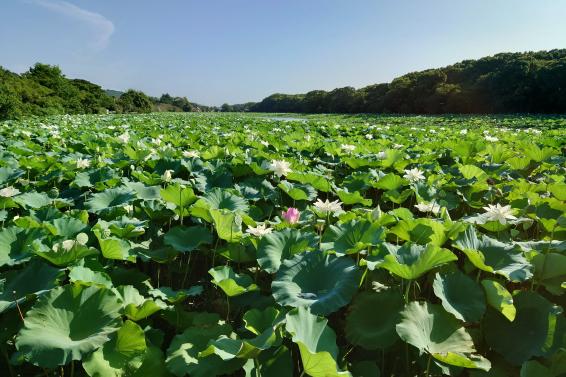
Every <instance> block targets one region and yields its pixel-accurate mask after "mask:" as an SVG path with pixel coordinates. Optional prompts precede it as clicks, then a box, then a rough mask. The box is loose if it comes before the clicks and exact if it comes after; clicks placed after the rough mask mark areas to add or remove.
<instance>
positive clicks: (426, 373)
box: [425, 353, 432, 377]
mask: <svg viewBox="0 0 566 377" xmlns="http://www.w3.org/2000/svg"><path fill="white" fill-rule="evenodd" d="M431 359H432V355H431V354H430V353H429V354H428V361H427V363H426V372H425V376H426V377H428V376H429V371H430V360H431Z"/></svg>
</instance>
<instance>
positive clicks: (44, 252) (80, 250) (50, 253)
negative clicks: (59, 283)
mask: <svg viewBox="0 0 566 377" xmlns="http://www.w3.org/2000/svg"><path fill="white" fill-rule="evenodd" d="M33 247H34V249H35V251H34V252H35V255H37V256H39V257H41V258H43V259H45V260H48V261H49V262H51V263H52V264H54V265H56V266H61V267H62V266H69V265H72V264H74V263H76V262H77V261H79V260H81V259H83V258H84V257H87V256H89V255H96V254H99V253H100V252H99V251H98V250H96V249H95V248H93V247H88V246H85V245H81V244H78V243H75V244H74V245H73V247H72V248H71V249H70V250H66V249H65V248H63V247H59V249H57V250H53V248H49V247H47V246H46V245H44V244H41V243H34V245H33Z"/></svg>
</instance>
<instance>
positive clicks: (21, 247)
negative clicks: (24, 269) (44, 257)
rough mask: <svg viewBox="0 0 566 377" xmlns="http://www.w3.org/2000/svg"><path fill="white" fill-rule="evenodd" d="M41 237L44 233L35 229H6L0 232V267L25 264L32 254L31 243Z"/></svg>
mask: <svg viewBox="0 0 566 377" xmlns="http://www.w3.org/2000/svg"><path fill="white" fill-rule="evenodd" d="M42 236H44V232H43V231H42V230H41V229H37V228H36V229H21V228H18V227H8V228H4V229H2V230H0V267H1V266H5V265H8V266H14V265H17V264H21V263H24V262H27V261H28V260H29V259H30V258H31V255H32V252H33V247H32V244H33V242H34V241H35V240H38V239H41V238H42Z"/></svg>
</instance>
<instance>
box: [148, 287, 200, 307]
mask: <svg viewBox="0 0 566 377" xmlns="http://www.w3.org/2000/svg"><path fill="white" fill-rule="evenodd" d="M202 291H203V288H202V285H194V286H192V287H190V288H188V289H180V290H178V291H176V290H173V289H171V288H170V287H159V288H155V289H151V290H150V291H149V294H150V295H151V296H153V297H156V298H159V299H162V300H165V301H168V302H170V303H172V304H178V303H181V302H183V301H184V300H185V299H186V298H188V297H193V296H198V295H200V294H201V293H202Z"/></svg>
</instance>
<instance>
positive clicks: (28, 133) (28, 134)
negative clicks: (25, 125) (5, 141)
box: [20, 130, 31, 137]
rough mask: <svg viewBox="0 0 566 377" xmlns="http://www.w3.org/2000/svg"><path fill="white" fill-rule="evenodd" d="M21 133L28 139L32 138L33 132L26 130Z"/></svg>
mask: <svg viewBox="0 0 566 377" xmlns="http://www.w3.org/2000/svg"><path fill="white" fill-rule="evenodd" d="M20 133H21V134H22V135H24V136H27V137H30V136H31V132H29V131H26V130H23V131H20Z"/></svg>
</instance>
